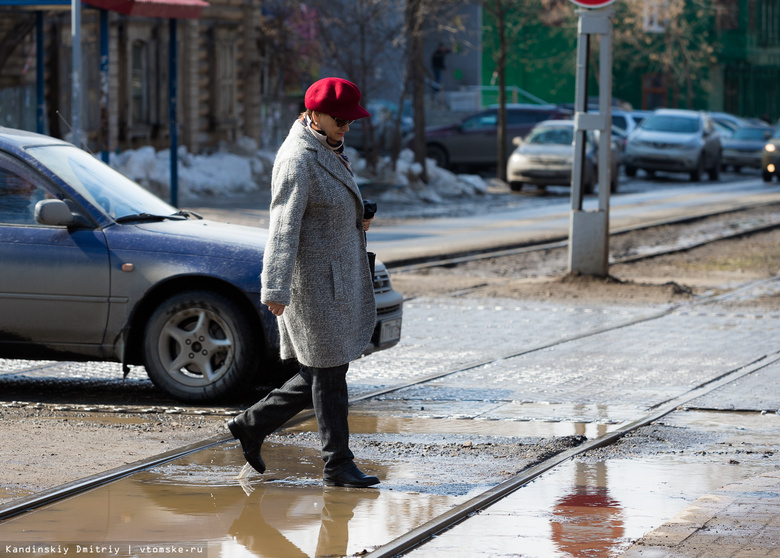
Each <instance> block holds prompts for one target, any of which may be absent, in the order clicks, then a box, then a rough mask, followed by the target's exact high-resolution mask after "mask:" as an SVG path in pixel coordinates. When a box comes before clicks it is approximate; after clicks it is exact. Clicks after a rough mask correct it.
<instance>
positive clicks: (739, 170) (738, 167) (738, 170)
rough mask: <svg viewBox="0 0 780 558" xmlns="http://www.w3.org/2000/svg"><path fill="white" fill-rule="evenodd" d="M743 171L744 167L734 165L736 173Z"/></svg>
mask: <svg viewBox="0 0 780 558" xmlns="http://www.w3.org/2000/svg"><path fill="white" fill-rule="evenodd" d="M741 171H742V167H740V166H739V165H734V172H741Z"/></svg>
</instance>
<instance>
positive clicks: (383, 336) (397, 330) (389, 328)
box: [379, 318, 401, 345]
mask: <svg viewBox="0 0 780 558" xmlns="http://www.w3.org/2000/svg"><path fill="white" fill-rule="evenodd" d="M379 326H380V329H379V344H380V345H384V344H385V343H389V342H390V341H397V340H398V339H400V338H401V318H396V319H394V320H387V321H386V322H381V323H380V324H379Z"/></svg>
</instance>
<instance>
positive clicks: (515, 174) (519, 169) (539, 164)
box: [506, 120, 619, 194]
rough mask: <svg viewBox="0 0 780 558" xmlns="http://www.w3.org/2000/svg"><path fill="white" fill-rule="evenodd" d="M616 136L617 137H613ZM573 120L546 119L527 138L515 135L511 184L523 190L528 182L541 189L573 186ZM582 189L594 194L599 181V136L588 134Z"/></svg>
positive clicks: (613, 183)
mask: <svg viewBox="0 0 780 558" xmlns="http://www.w3.org/2000/svg"><path fill="white" fill-rule="evenodd" d="M613 138H614V136H613ZM573 142H574V122H573V121H572V120H547V121H545V122H540V123H539V124H537V125H536V126H534V128H533V130H531V132H530V133H529V134H528V137H527V138H526V139H524V140H523V139H522V138H519V137H518V138H515V139H514V143H515V145H517V147H516V148H515V150H514V151H513V152H512V155H511V156H510V157H509V162H508V163H507V167H506V174H507V180H508V182H509V187H510V188H511V189H512V190H514V191H520V190H522V189H523V186H524V185H525V184H533V185H535V186H537V187H538V188H541V189H543V188H545V187H546V186H571V183H572V179H571V173H572V166H573V164H574V148H573V145H572V144H573ZM610 160H611V164H612V177H611V184H610V186H611V188H610V189H611V191H612V192H615V191H617V185H618V160H619V150H618V146H617V145H616V143H615V141H613V142H612V156H611V159H610ZM584 164H585V176H584V178H583V191H584V193H586V194H592V193H593V190H594V187H595V185H596V182H597V180H598V136H597V135H596V134H595V133H593V132H590V133H588V134H587V143H586V147H585V163H584Z"/></svg>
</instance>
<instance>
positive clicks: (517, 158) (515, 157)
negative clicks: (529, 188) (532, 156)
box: [509, 152, 528, 165]
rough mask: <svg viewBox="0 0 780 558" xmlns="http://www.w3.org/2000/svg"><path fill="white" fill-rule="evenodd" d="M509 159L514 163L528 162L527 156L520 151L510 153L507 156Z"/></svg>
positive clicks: (523, 163) (522, 163)
mask: <svg viewBox="0 0 780 558" xmlns="http://www.w3.org/2000/svg"><path fill="white" fill-rule="evenodd" d="M509 160H510V161H512V162H513V163H514V164H516V165H525V164H526V163H528V157H527V156H526V155H523V154H522V153H517V152H514V153H512V155H510V156H509Z"/></svg>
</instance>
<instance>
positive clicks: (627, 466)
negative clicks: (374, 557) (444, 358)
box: [407, 455, 750, 558]
mask: <svg viewBox="0 0 780 558" xmlns="http://www.w3.org/2000/svg"><path fill="white" fill-rule="evenodd" d="M749 474H750V471H746V470H745V469H742V468H737V467H732V466H729V465H724V464H722V463H721V464H718V463H701V462H699V463H691V462H684V461H678V460H677V459H674V458H672V457H670V456H669V455H660V456H657V457H650V458H646V459H631V460H628V459H626V460H611V461H598V462H580V461H570V462H567V463H565V464H563V465H560V466H559V467H557V468H556V469H554V470H552V471H549V472H548V473H545V474H544V475H542V476H541V477H539V478H537V479H536V480H535V481H533V482H532V483H530V484H529V485H527V486H524V487H523V488H521V489H520V490H518V491H516V492H515V493H513V494H512V495H510V496H509V497H508V498H506V499H504V500H501V501H500V502H498V503H496V504H495V505H493V506H491V507H490V508H488V509H486V510H484V511H483V512H481V513H480V514H478V515H477V516H475V517H472V518H471V519H469V520H468V521H466V522H464V523H462V524H460V525H458V526H456V527H455V528H453V529H452V530H450V531H448V532H446V533H443V534H441V535H440V536H438V537H436V538H435V539H434V540H433V541H431V542H430V543H428V544H426V545H424V546H422V547H421V548H419V549H418V550H416V551H413V552H411V553H409V554H408V555H407V556H409V557H412V558H451V557H452V556H484V557H487V556H494V555H499V556H503V555H505V554H507V553H510V552H516V553H518V554H519V555H521V556H523V557H524V558H572V557H576V558H580V557H586V556H587V557H593V558H611V557H617V556H620V554H622V553H623V552H624V551H625V550H626V549H627V548H628V547H629V546H630V545H631V543H632V541H634V540H636V539H638V538H640V537H641V536H643V535H644V534H646V533H648V532H649V531H651V530H652V529H654V528H656V527H658V526H659V525H661V524H663V523H664V521H666V520H667V519H668V518H670V517H672V516H674V515H675V514H676V513H678V512H680V511H681V510H682V509H684V508H685V507H686V506H687V505H688V504H690V503H691V502H693V501H694V500H696V499H697V498H699V497H700V496H701V495H702V494H706V493H709V492H712V491H714V490H716V489H717V488H719V487H721V486H723V485H725V484H729V483H731V482H735V481H737V480H740V479H742V478H744V477H745V476H746V475H749Z"/></svg>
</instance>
